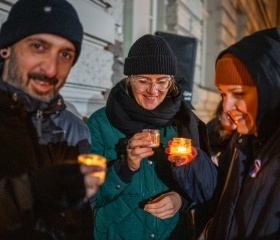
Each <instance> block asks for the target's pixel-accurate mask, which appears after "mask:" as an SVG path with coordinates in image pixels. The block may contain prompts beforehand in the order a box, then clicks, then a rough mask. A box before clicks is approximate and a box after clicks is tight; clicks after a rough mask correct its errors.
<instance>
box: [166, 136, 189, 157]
mask: <svg viewBox="0 0 280 240" xmlns="http://www.w3.org/2000/svg"><path fill="white" fill-rule="evenodd" d="M191 146H192V142H191V139H189V138H173V141H172V144H171V146H170V154H171V155H178V156H179V155H190V154H191Z"/></svg>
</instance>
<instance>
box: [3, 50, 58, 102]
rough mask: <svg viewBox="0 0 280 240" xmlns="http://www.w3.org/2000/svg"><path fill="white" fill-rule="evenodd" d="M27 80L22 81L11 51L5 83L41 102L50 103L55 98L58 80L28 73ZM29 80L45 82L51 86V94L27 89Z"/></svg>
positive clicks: (41, 74)
mask: <svg viewBox="0 0 280 240" xmlns="http://www.w3.org/2000/svg"><path fill="white" fill-rule="evenodd" d="M27 78H28V80H27V81H26V83H25V81H24V80H23V79H22V76H21V75H20V71H19V65H18V62H17V60H16V56H15V53H14V51H13V49H11V54H10V59H9V62H8V71H7V79H6V82H7V83H8V84H10V85H12V86H14V87H16V88H17V89H20V90H22V91H23V92H25V93H27V94H28V95H30V96H31V97H33V98H35V99H38V100H40V101H43V102H50V101H51V100H52V99H53V98H55V97H56V96H57V94H58V91H57V90H56V89H55V86H56V84H57V83H58V80H57V79H56V78H48V77H47V76H46V75H45V74H43V73H36V72H29V73H28V74H27ZM31 79H36V80H39V81H41V82H46V83H49V84H52V85H53V91H52V92H51V93H47V94H46V93H44V92H41V91H39V90H38V89H31V88H28V84H29V83H30V80H31Z"/></svg>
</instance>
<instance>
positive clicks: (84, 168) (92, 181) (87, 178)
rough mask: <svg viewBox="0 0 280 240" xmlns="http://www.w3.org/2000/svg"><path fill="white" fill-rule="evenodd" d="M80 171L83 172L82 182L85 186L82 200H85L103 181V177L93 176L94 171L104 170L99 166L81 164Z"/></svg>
mask: <svg viewBox="0 0 280 240" xmlns="http://www.w3.org/2000/svg"><path fill="white" fill-rule="evenodd" d="M80 170H81V173H82V174H84V183H85V188H86V196H85V199H84V201H85V202H86V201H87V200H88V199H89V198H91V197H92V196H93V195H94V194H95V193H96V192H97V190H98V187H99V186H100V185H102V184H103V183H104V179H101V178H99V177H96V176H94V173H95V172H99V171H106V169H105V168H103V167H101V166H88V165H84V164H81V166H80Z"/></svg>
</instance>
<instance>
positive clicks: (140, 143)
mask: <svg viewBox="0 0 280 240" xmlns="http://www.w3.org/2000/svg"><path fill="white" fill-rule="evenodd" d="M151 143H152V142H151V136H150V133H149V132H140V133H136V134H134V135H133V136H132V138H131V139H130V140H129V141H128V145H127V165H128V167H129V168H130V170H132V171H137V170H138V169H139V168H140V163H141V160H142V159H143V158H145V157H149V156H151V155H153V154H154V151H153V149H152V148H151V147H149V146H150V145H151Z"/></svg>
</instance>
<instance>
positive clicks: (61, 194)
mask: <svg viewBox="0 0 280 240" xmlns="http://www.w3.org/2000/svg"><path fill="white" fill-rule="evenodd" d="M29 178H30V185H31V191H32V195H33V199H34V208H35V213H36V215H38V216H42V215H44V216H46V215H51V214H55V213H58V212H62V211H64V210H67V209H78V208H80V207H82V206H83V204H84V202H83V199H84V197H85V194H86V191H85V186H84V176H83V174H82V173H81V172H80V165H79V164H77V163H75V164H60V165H55V166H51V167H48V168H44V169H40V170H37V171H35V172H33V173H31V174H30V175H29Z"/></svg>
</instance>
